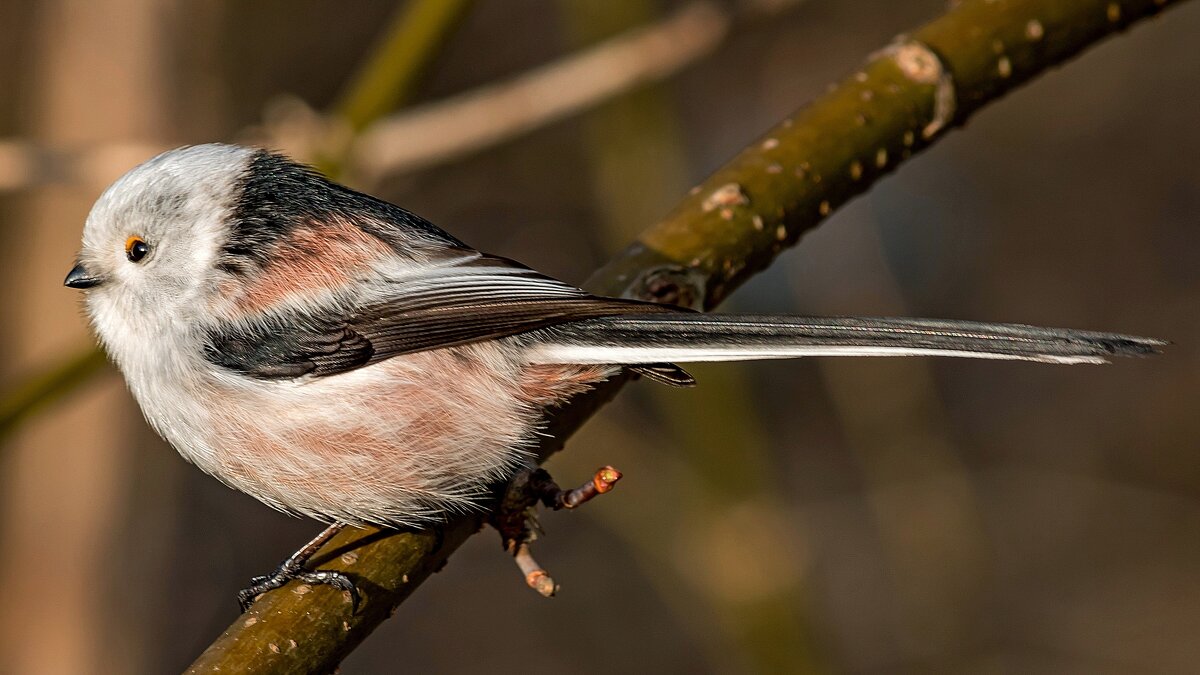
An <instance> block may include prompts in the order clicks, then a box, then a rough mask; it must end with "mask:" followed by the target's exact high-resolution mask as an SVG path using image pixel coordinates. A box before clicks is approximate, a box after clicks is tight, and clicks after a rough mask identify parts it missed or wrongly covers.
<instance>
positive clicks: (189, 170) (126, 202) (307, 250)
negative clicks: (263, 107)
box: [65, 144, 461, 371]
mask: <svg viewBox="0 0 1200 675" xmlns="http://www.w3.org/2000/svg"><path fill="white" fill-rule="evenodd" d="M347 232H349V233H351V234H354V235H356V236H355V237H352V236H350V235H348V234H347ZM355 239H358V240H363V241H370V242H374V245H375V247H376V248H379V247H382V249H383V250H385V251H386V252H387V254H386V255H385V257H387V255H392V256H395V257H397V258H398V259H412V258H414V257H419V254H418V250H423V251H430V250H436V249H438V248H442V247H445V246H447V245H449V246H461V244H460V243H459V242H457V241H456V240H454V239H453V238H452V237H450V236H449V235H446V234H445V233H444V232H442V231H441V230H438V229H437V228H436V227H434V226H433V225H431V224H429V223H428V222H426V221H424V220H422V219H421V218H419V217H417V216H415V215H413V214H411V213H409V212H407V211H405V210H403V209H401V208H399V207H396V206H393V205H391V204H388V203H386V202H382V201H380V200H378V199H374V198H372V197H369V196H367V195H363V194H360V193H357V192H354V191H352V190H349V189H347V188H344V187H342V186H340V185H337V184H335V183H331V182H330V181H328V180H326V179H325V178H323V177H322V176H320V175H318V174H316V173H315V172H313V171H312V170H310V169H308V168H307V167H304V166H302V165H299V164H296V163H295V162H292V161H290V160H288V159H287V158H285V157H282V156H280V155H277V154H272V153H269V152H267V151H264V150H260V149H256V148H246V147H241V146H235V145H222V144H209V145H197V146H189V147H183V148H179V149H176V150H171V151H169V152H165V153H163V154H161V155H159V156H157V157H155V158H153V159H151V160H149V161H147V162H146V163H144V164H142V165H141V166H138V167H136V168H134V169H133V170H131V171H130V172H129V173H127V174H125V175H124V176H123V177H121V178H120V179H119V180H117V182H115V183H113V185H112V186H111V187H109V188H108V189H107V190H106V191H105V192H104V194H103V195H101V196H100V199H99V200H97V202H96V204H95V206H93V207H92V212H91V213H90V214H89V215H88V218H87V223H86V225H85V226H84V232H83V249H82V251H81V252H80V254H79V260H78V264H77V265H76V266H75V268H74V269H73V270H71V273H70V274H69V275H68V276H67V279H66V282H65V283H66V285H67V286H70V287H73V288H81V289H87V307H88V312H89V313H90V315H91V317H92V321H93V323H94V324H95V327H96V330H97V332H98V333H99V336H100V338H101V340H102V341H103V342H104V343H105V346H106V347H107V348H108V350H109V352H110V353H111V354H112V355H113V356H114V357H115V358H116V360H117V362H118V364H120V365H121V366H122V368H125V369H126V370H127V371H128V367H129V366H130V365H132V362H133V360H134V358H133V357H135V356H138V355H141V354H143V353H144V352H145V351H146V350H147V349H151V348H152V347H153V346H154V345H155V344H156V343H164V342H172V343H173V344H172V345H171V346H167V345H164V348H167V349H172V348H176V349H177V348H179V347H183V346H184V345H182V344H180V342H179V340H180V339H181V338H184V337H186V336H188V335H190V334H195V333H196V332H197V330H196V329H203V328H205V327H206V326H208V325H211V324H212V323H213V322H214V321H217V320H220V319H230V318H234V319H236V318H237V317H231V316H230V315H229V314H228V313H225V314H224V315H223V316H222V315H221V314H222V312H221V311H219V310H215V308H216V307H217V306H222V307H225V306H227V305H228V303H226V302H225V300H226V299H227V298H228V297H230V296H237V295H238V294H239V293H245V292H247V291H248V290H249V289H252V288H254V287H255V286H256V285H257V286H261V285H263V284H264V283H267V282H271V283H275V284H276V285H277V286H278V285H279V284H280V283H282V284H287V285H289V286H291V288H290V289H289V290H292V291H294V292H295V293H296V294H298V295H299V296H301V297H303V296H304V295H305V294H306V292H314V291H318V290H321V289H322V288H324V287H327V286H328V285H330V284H333V283H336V282H338V281H339V280H340V281H342V282H344V281H345V279H346V277H347V274H346V272H347V270H348V268H350V267H352V266H354V265H356V264H360V263H363V262H365V260H364V259H365V258H367V257H368V256H367V255H366V254H365V249H363V247H361V246H360V247H359V249H354V248H353V247H351V248H350V249H349V250H346V251H342V252H341V253H342V254H341V255H335V253H337V251H335V250H334V247H335V245H339V244H345V243H346V242H348V241H351V242H352V240H355ZM360 249H361V250H360ZM376 253H378V252H377V251H376ZM272 278H273V280H272ZM223 303H224V304H223ZM157 356H159V355H151V354H146V355H145V358H157ZM143 360H145V359H143Z"/></svg>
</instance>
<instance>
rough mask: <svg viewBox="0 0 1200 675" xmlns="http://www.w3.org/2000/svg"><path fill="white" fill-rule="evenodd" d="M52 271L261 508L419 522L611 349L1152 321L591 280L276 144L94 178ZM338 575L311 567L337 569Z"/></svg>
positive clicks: (884, 342)
mask: <svg viewBox="0 0 1200 675" xmlns="http://www.w3.org/2000/svg"><path fill="white" fill-rule="evenodd" d="M66 285H67V286H70V287H72V288H80V289H86V290H87V311H88V314H89V315H90V317H91V319H92V323H93V324H94V326H95V330H96V332H97V334H98V335H99V337H100V340H101V341H102V342H103V344H104V346H105V348H106V349H107V350H108V353H109V354H110V355H111V357H112V358H113V360H114V361H116V363H117V365H118V366H119V367H120V369H121V371H122V372H123V373H124V375H125V378H126V380H127V382H128V383H129V387H130V389H131V390H132V391H133V395H134V397H135V398H136V399H137V401H138V403H139V404H140V406H141V408H142V411H143V412H144V413H145V416H146V419H147V420H149V422H150V424H151V425H152V426H153V427H154V428H155V429H156V430H157V431H158V433H159V434H161V435H162V436H163V438H165V439H166V440H167V441H168V442H170V443H171V444H172V445H173V446H175V448H176V449H178V450H179V452H180V454H182V455H183V456H184V458H186V459H187V460H188V461H190V462H192V463H194V464H196V465H197V466H199V467H200V468H201V469H202V470H204V471H205V472H207V473H209V474H211V475H213V476H215V477H217V478H218V479H219V480H221V481H222V482H224V483H225V484H227V485H229V486H231V487H233V488H236V489H238V490H241V491H243V492H245V493H248V494H250V495H252V496H254V497H256V498H258V499H259V500H261V501H263V502H265V503H266V504H268V505H270V506H272V507H274V508H277V509H280V510H282V511H286V512H288V513H292V514H303V515H306V516H310V517H312V518H315V519H318V520H321V521H324V522H326V523H334V524H361V523H374V524H379V525H385V526H414V525H415V526H420V525H424V524H428V523H430V522H431V521H435V520H437V519H438V518H439V517H441V516H443V515H444V514H445V513H447V512H452V511H463V510H466V509H470V508H473V507H474V506H475V505H476V504H477V502H478V499H479V498H480V497H481V496H482V495H484V494H485V493H486V492H487V487H488V486H489V485H490V484H492V483H494V482H495V481H499V480H503V479H506V478H507V477H509V476H510V474H511V473H512V472H513V471H514V470H515V469H516V468H517V467H518V466H520V465H521V464H522V463H523V462H525V461H527V459H528V456H529V453H528V450H529V448H530V447H531V445H532V443H533V441H534V438H535V435H536V432H537V430H538V429H539V426H540V425H542V423H543V418H544V411H545V410H546V409H547V408H549V407H553V406H554V405H556V404H558V403H561V402H563V401H564V400H565V399H567V398H568V397H570V396H571V395H573V394H576V393H578V392H581V391H583V390H586V389H588V388H589V387H591V386H592V385H594V384H596V383H597V382H600V381H602V380H604V379H606V378H609V377H612V376H614V375H615V374H617V373H618V372H619V371H620V370H621V369H622V368H635V369H639V370H640V372H643V373H646V374H648V375H651V376H652V377H653V378H654V379H659V380H665V381H669V382H674V383H690V378H688V376H687V375H686V373H685V372H684V371H682V370H680V369H679V368H678V367H677V366H673V365H671V364H673V363H674V362H677V361H678V362H685V363H686V362H696V361H726V360H739V359H769V358H787V357H800V356H910V355H921V356H925V355H941V356H960V357H971V358H989V359H1021V360H1029V361H1042V362H1049V363H1101V362H1103V361H1105V359H1106V357H1109V356H1114V355H1116V356H1125V355H1142V354H1147V353H1150V352H1152V351H1153V350H1154V346H1155V345H1157V344H1161V343H1159V342H1158V341H1156V340H1150V339H1145V338H1138V337H1129V336H1124V335H1115V334H1109V333H1096V332H1084V331H1075V330H1058V329H1048V328H1035V327H1030V326H1019V325H1000V324H981V323H971V322H965V321H935V320H928V319H862V318H814V317H799V316H736V315H709V314H701V313H697V312H692V311H688V310H682V309H679V308H674V307H669V306H663V305H656V304H649V303H643V302H638V301H633V300H624V299H616V298H606V297H597V296H594V295H590V294H588V293H586V292H584V291H582V290H579V289H578V288H575V287H573V286H571V285H569V284H566V283H563V282H561V281H558V280H556V279H552V278H550V277H548V276H545V275H543V274H539V273H538V272H535V271H533V270H531V269H529V268H528V267H525V266H523V265H521V264H519V263H516V262H513V261H512V260H507V259H505V258H499V257H495V256H492V255H488V254H485V253H481V252H479V251H477V250H475V249H473V248H471V247H470V246H467V245H466V244H464V243H462V242H460V241H459V240H457V239H455V238H454V237H452V236H451V235H449V234H447V233H446V232H444V231H442V230H441V229H439V228H438V227H436V226H434V225H433V224H431V223H429V222H428V221H426V220H424V219H422V218H420V217H419V216H416V215H414V214H412V213H410V212H408V211H406V210H404V209H402V208H399V207H396V206H393V205H391V204H388V203H386V202H383V201H380V200H378V199H375V198H373V197H370V196H368V195H365V194H361V193H358V192H355V191H353V190H350V189H347V188H345V187H342V186H341V185H337V184H335V183H332V182H330V181H328V180H326V179H325V178H323V177H322V176H320V175H318V174H317V173H315V172H314V171H312V170H310V169H308V168H306V167H304V166H301V165H299V164H296V163H294V162H292V161H290V160H288V159H286V158H285V157H282V156H280V155H277V154H272V153H270V152H267V151H264V150H258V149H253V148H246V147H239V146H234V145H216V144H214V145H200V146H194V147H185V148H180V149H177V150H172V151H170V152H167V153H164V154H162V155H159V156H158V157H155V158H154V159H151V160H150V161H148V162H146V163H145V164H142V165H141V166H139V167H137V168H135V169H133V170H132V171H130V172H129V173H127V174H126V175H125V176H124V177H122V178H121V179H119V180H118V181H117V182H116V183H114V184H113V185H112V186H111V187H110V188H108V190H107V191H105V192H104V194H103V195H102V196H101V197H100V199H99V200H98V201H97V202H96V205H95V206H94V207H93V209H92V212H91V214H90V215H89V216H88V219H87V224H86V226H85V228H84V233H83V249H82V252H81V253H80V255H79V260H78V264H77V265H76V266H75V268H74V269H73V270H71V272H70V274H69V275H68V276H67V278H66ZM300 562H301V563H302V562H303V560H300ZM293 567H294V568H298V567H299V565H294V566H293ZM292 571H293V572H296V571H297V569H293V570H292ZM301 574H303V573H301ZM336 576H337V575H336V574H334V575H328V578H320V579H314V580H317V581H327V582H331V583H339V582H342V581H344V579H338V578H336Z"/></svg>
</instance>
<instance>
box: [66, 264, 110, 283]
mask: <svg viewBox="0 0 1200 675" xmlns="http://www.w3.org/2000/svg"><path fill="white" fill-rule="evenodd" d="M101 281H103V279H101V278H100V277H94V276H92V275H91V274H88V271H87V269H86V268H85V267H84V266H83V263H79V264H78V265H76V266H75V267H72V268H71V271H70V272H69V273H67V278H66V279H64V280H63V285H64V286H67V287H68V288H91V287H93V286H99V285H100V282H101Z"/></svg>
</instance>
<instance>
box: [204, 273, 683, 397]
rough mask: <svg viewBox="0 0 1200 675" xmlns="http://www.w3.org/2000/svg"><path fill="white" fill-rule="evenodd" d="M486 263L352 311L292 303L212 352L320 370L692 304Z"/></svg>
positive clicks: (301, 370) (259, 364) (244, 366)
mask: <svg viewBox="0 0 1200 675" xmlns="http://www.w3.org/2000/svg"><path fill="white" fill-rule="evenodd" d="M482 260H484V261H491V263H492V264H493V266H492V267H490V268H486V267H484V265H483V263H481V262H479V260H472V261H469V262H468V263H467V264H465V265H462V266H461V267H462V268H466V269H467V271H468V275H467V276H448V277H447V279H446V280H445V284H444V286H442V287H441V288H440V289H439V288H438V287H436V286H433V287H431V286H429V285H428V284H426V285H424V286H423V287H422V288H424V289H425V290H424V291H415V292H414V291H413V288H412V284H411V282H409V283H406V282H404V281H400V282H397V283H395V284H394V292H395V297H394V298H393V299H390V300H387V301H383V302H377V303H373V304H370V305H364V306H362V307H359V308H356V309H354V310H353V311H351V312H343V313H333V312H329V313H327V314H324V315H314V314H311V313H302V312H299V311H296V310H291V311H288V312H284V313H282V314H279V315H278V316H275V317H274V318H270V319H265V320H264V319H260V320H258V321H255V322H253V324H247V325H242V326H224V327H222V328H220V329H214V330H211V331H209V333H208V335H207V341H206V345H205V355H206V357H207V358H208V360H209V361H210V362H212V363H214V364H216V365H218V366H221V367H223V368H228V369H230V370H233V371H235V372H238V373H242V374H245V375H250V376H252V377H257V378H262V379H288V378H296V377H300V376H303V375H311V376H315V377H321V376H328V375H336V374H338V373H343V372H346V371H349V370H354V369H356V368H361V367H362V366H366V365H370V364H372V363H377V362H379V361H383V360H384V359H389V358H392V357H395V356H400V355H403V354H412V353H415V352H421V351H427V350H431V349H440V348H444V347H453V346H458V345H464V344H469V343H472V342H480V341H483V340H491V339H496V338H502V337H508V336H512V335H518V334H521V333H526V332H528V331H532V330H537V329H539V328H547V327H550V326H556V325H561V324H565V323H570V322H574V321H581V320H584V319H595V318H600V317H606V316H619V315H629V314H650V313H655V314H657V313H662V312H681V311H688V310H683V309H681V308H678V307H671V306H667V305H657V304H653V303H646V302H638V301H636V300H623V299H619V298H605V297H600V296H594V295H587V294H586V293H584V292H583V291H580V290H578V289H575V288H574V287H571V286H569V285H567V284H564V283H562V282H559V281H556V280H554V279H551V278H550V277H546V276H544V275H541V274H538V273H537V272H534V271H532V270H529V269H528V268H525V267H522V266H520V265H519V264H518V263H514V262H512V261H509V260H504V259H500V258H484V259H482ZM454 269H459V267H457V266H456V267H455V268H454ZM443 271H445V270H443ZM423 279H424V278H423ZM464 279H465V280H467V283H463V280H464ZM430 288H433V289H434V290H432V291H430V290H429V289H430Z"/></svg>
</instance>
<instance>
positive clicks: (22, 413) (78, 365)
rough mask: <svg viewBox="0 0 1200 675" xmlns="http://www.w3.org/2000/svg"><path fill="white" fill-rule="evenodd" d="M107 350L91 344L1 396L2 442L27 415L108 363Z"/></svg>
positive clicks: (0, 421) (0, 423)
mask: <svg viewBox="0 0 1200 675" xmlns="http://www.w3.org/2000/svg"><path fill="white" fill-rule="evenodd" d="M104 361H105V359H104V354H103V353H101V352H100V351H99V350H98V349H95V348H89V349H87V350H85V351H82V352H80V353H78V354H74V355H72V356H71V357H70V358H68V359H67V360H66V361H63V362H62V363H61V364H59V365H58V366H55V367H54V368H53V369H51V370H49V371H47V372H45V373H40V374H38V375H35V376H34V377H32V378H31V379H29V380H26V381H24V382H22V383H21V384H19V385H18V386H17V388H16V389H14V390H12V391H10V392H8V393H6V394H5V395H4V398H3V399H0V442H2V441H3V440H4V439H5V437H7V436H8V434H9V433H11V432H12V430H13V429H15V428H16V426H17V425H18V424H19V423H20V422H21V421H22V420H24V419H25V418H26V417H29V416H30V415H32V414H34V413H35V412H37V411H39V410H41V409H43V408H45V407H46V406H49V405H51V404H53V403H54V402H55V401H57V400H58V399H60V398H62V397H63V396H65V395H66V394H68V393H70V392H71V391H72V390H74V389H75V388H76V387H77V386H78V385H79V384H81V383H83V382H85V381H87V380H88V378H90V377H91V376H92V375H93V374H95V373H96V372H97V371H99V370H100V367H101V366H103V365H104Z"/></svg>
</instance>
